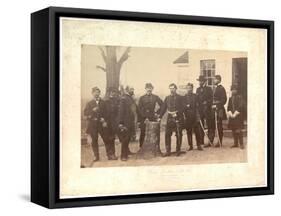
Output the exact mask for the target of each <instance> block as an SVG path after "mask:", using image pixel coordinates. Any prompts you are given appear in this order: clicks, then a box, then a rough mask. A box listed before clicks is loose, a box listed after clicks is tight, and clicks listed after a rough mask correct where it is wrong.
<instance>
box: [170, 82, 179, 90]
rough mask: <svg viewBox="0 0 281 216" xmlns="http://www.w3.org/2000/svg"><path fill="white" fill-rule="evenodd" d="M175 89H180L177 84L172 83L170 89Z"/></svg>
mask: <svg viewBox="0 0 281 216" xmlns="http://www.w3.org/2000/svg"><path fill="white" fill-rule="evenodd" d="M172 86H173V87H174V88H175V89H177V88H178V87H177V85H176V84H175V83H171V84H170V85H169V87H172Z"/></svg>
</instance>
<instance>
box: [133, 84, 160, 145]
mask: <svg viewBox="0 0 281 216" xmlns="http://www.w3.org/2000/svg"><path fill="white" fill-rule="evenodd" d="M145 91H146V94H145V95H143V96H141V97H140V99H139V103H138V108H139V115H138V123H139V124H140V131H141V132H140V148H141V147H142V144H143V141H144V137H145V120H146V119H147V120H149V121H157V119H158V118H159V113H160V107H161V106H162V104H163V101H162V100H161V99H160V98H159V97H158V96H157V95H154V94H152V91H153V85H152V84H151V83H146V84H145ZM156 105H158V107H159V108H158V109H157V110H156Z"/></svg>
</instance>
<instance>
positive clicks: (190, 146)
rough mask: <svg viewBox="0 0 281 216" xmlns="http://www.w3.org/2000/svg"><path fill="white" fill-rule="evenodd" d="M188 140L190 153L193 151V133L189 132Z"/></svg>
mask: <svg viewBox="0 0 281 216" xmlns="http://www.w3.org/2000/svg"><path fill="white" fill-rule="evenodd" d="M187 140H188V145H189V149H188V151H191V150H193V142H192V133H190V132H187Z"/></svg>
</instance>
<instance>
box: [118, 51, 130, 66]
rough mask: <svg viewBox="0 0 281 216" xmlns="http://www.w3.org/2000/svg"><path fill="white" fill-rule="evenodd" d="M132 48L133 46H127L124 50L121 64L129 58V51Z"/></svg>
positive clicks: (120, 60) (119, 62)
mask: <svg viewBox="0 0 281 216" xmlns="http://www.w3.org/2000/svg"><path fill="white" fill-rule="evenodd" d="M130 50H131V47H127V48H126V50H125V51H124V53H123V55H122V56H121V57H120V59H119V61H118V64H119V65H120V66H121V65H122V64H123V63H124V62H125V61H127V59H128V58H129V52H130Z"/></svg>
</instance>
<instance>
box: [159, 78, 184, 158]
mask: <svg viewBox="0 0 281 216" xmlns="http://www.w3.org/2000/svg"><path fill="white" fill-rule="evenodd" d="M169 89H170V92H171V94H170V95H169V96H167V97H166V98H165V100H164V103H163V106H162V108H161V112H160V118H162V117H163V115H164V114H165V113H166V111H168V118H167V124H166V131H165V145H166V154H165V155H164V156H170V155H171V136H172V134H173V132H176V137H177V147H176V155H177V156H180V153H181V152H180V150H181V143H182V127H183V106H182V104H183V103H182V96H180V95H178V94H177V86H176V84H174V83H172V84H170V85H169Z"/></svg>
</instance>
